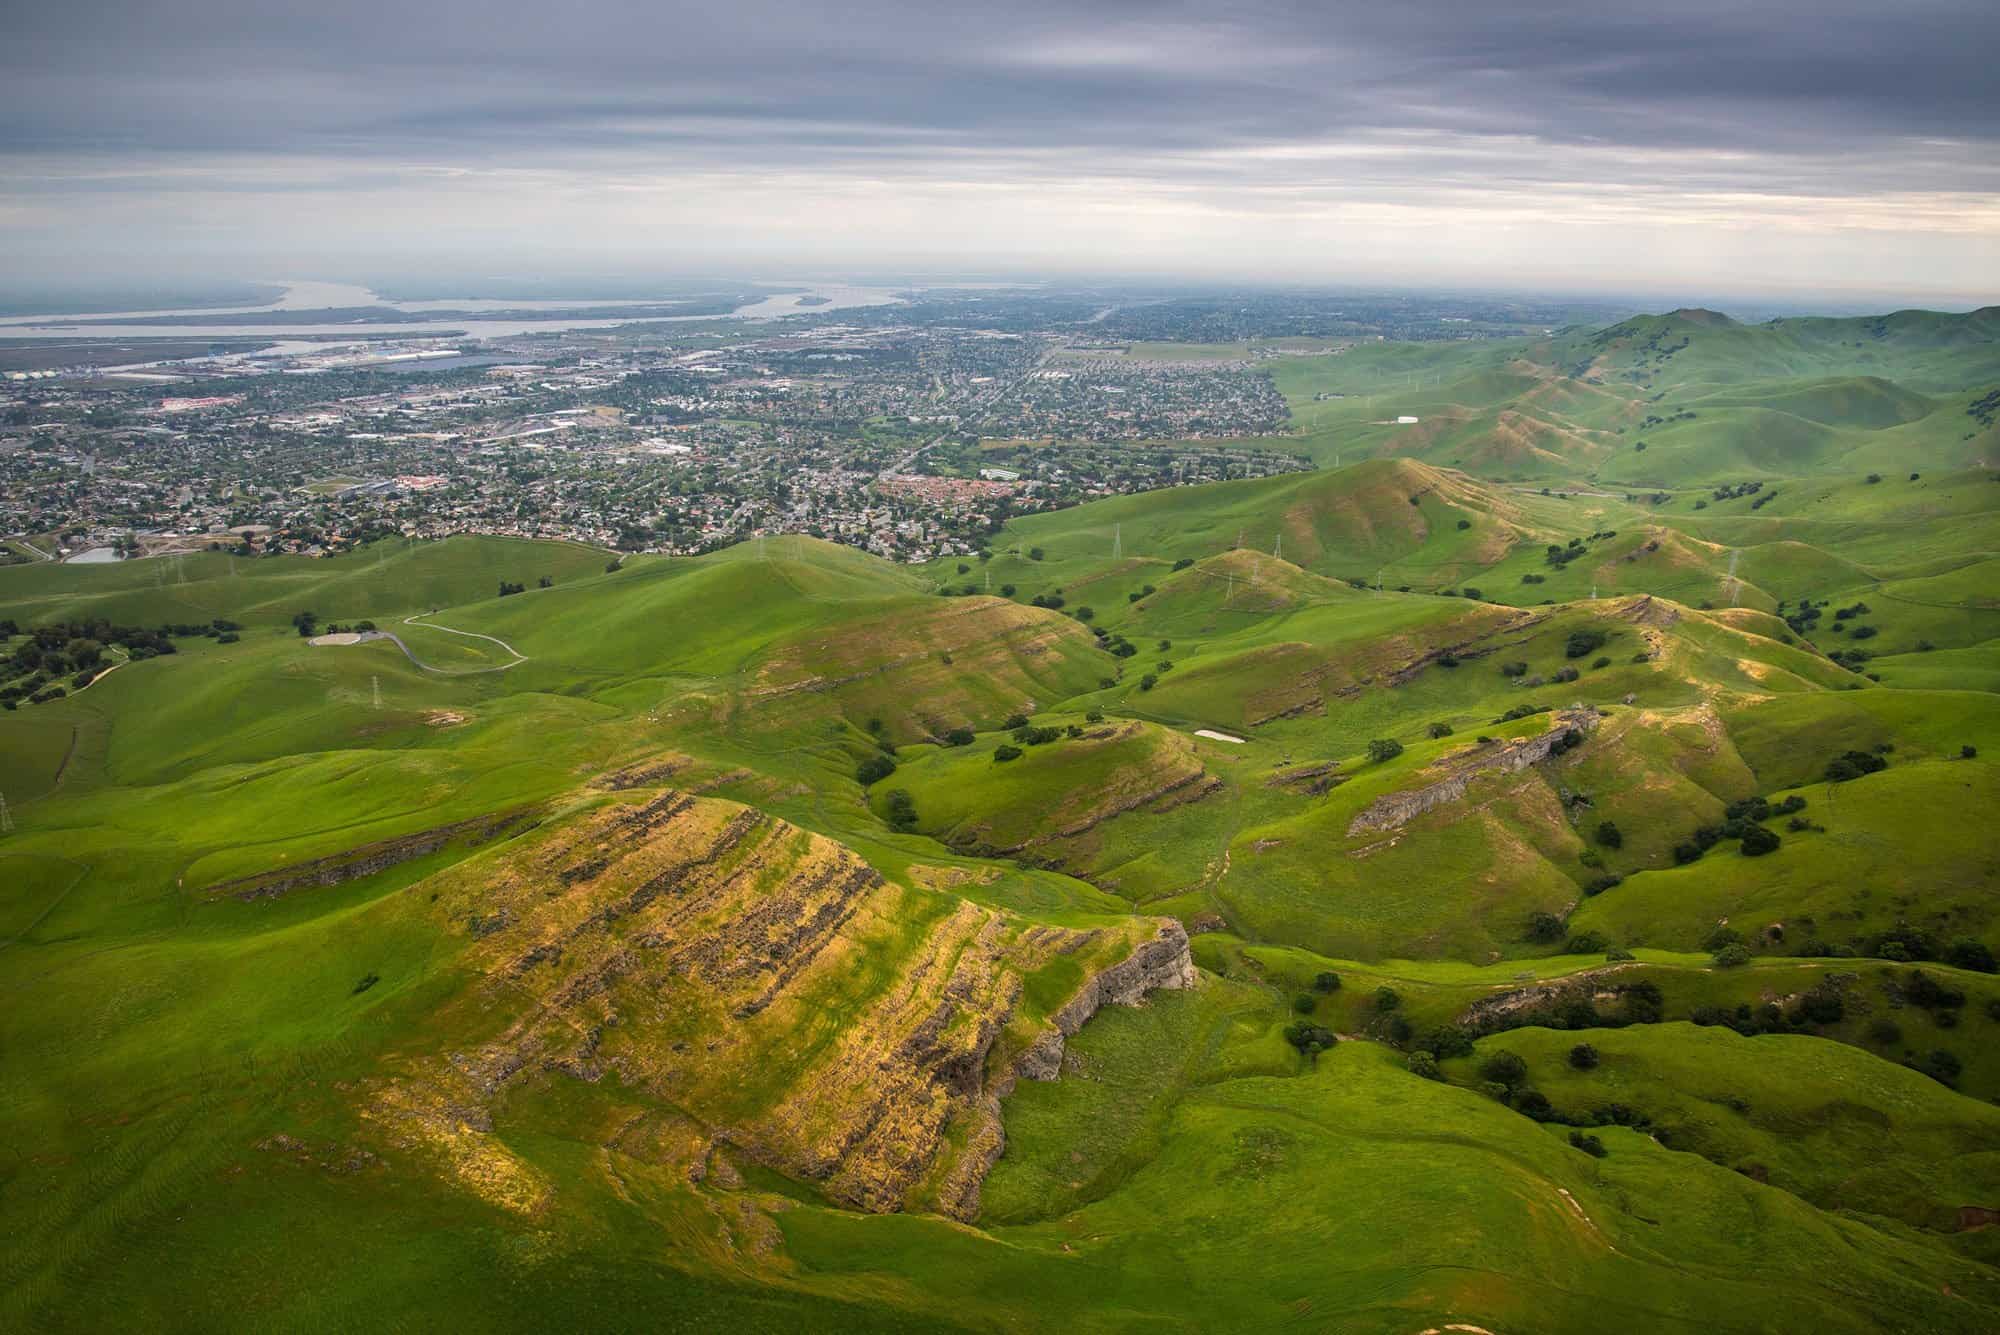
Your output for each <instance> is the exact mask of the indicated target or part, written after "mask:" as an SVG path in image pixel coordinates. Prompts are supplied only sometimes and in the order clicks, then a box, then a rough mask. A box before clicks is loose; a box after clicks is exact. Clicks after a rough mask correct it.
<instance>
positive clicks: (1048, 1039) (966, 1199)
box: [941, 918, 1198, 1222]
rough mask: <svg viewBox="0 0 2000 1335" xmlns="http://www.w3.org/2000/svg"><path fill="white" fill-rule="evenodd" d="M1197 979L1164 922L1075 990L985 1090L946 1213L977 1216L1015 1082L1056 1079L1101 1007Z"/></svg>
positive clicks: (1000, 1147)
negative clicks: (1069, 1048)
mask: <svg viewBox="0 0 2000 1335" xmlns="http://www.w3.org/2000/svg"><path fill="white" fill-rule="evenodd" d="M1197 977H1198V975H1197V974H1196V971H1195V967H1194V956H1193V955H1192V954H1191V953H1189V950H1188V936H1187V929H1186V928H1184V927H1182V926H1181V925H1180V923H1179V922H1178V921H1176V920H1175V919H1172V918H1168V919H1166V920H1164V921H1163V922H1162V923H1161V924H1160V927H1159V930H1158V931H1157V932H1156V933H1155V934H1154V936H1153V939H1152V940H1150V941H1147V942H1145V943H1144V944H1142V945H1141V946H1139V947H1138V948H1137V949H1136V950H1134V951H1133V952H1132V953H1131V954H1130V955H1128V956H1126V957H1125V959H1123V960H1122V961H1120V962H1119V963H1117V964H1114V965H1112V966H1111V967H1110V968H1108V969H1106V970H1104V971H1103V972H1101V973H1099V974H1096V975H1094V976H1093V977H1092V978H1091V979H1090V980H1089V981H1088V982H1086V983H1085V984H1084V985H1083V986H1082V987H1081V988H1079V989H1078V990H1077V994H1076V995H1075V996H1073V997H1071V998H1070V999H1069V1000H1068V1001H1067V1002H1066V1003H1064V1005H1063V1008H1062V1009H1061V1010H1059V1011H1057V1012H1056V1014H1055V1016H1054V1017H1053V1020H1054V1023H1053V1027H1052V1028H1050V1029H1047V1030H1045V1031H1043V1033H1042V1035H1041V1037H1039V1038H1037V1039H1036V1040H1035V1041H1034V1042H1033V1043H1032V1044H1030V1045H1029V1046H1028V1048H1027V1050H1026V1051H1024V1052H1022V1053H1021V1055H1020V1056H1019V1057H1017V1058H1015V1059H1014V1064H1013V1066H1012V1068H1011V1069H1009V1070H1008V1072H1007V1073H1006V1074H1005V1075H1003V1076H1001V1077H1000V1078H999V1079H998V1080H996V1081H994V1082H993V1084H992V1085H991V1086H990V1087H989V1088H988V1089H987V1090H986V1091H985V1093H984V1096H983V1098H982V1099H981V1107H980V1114H979V1117H978V1120H977V1121H976V1123H975V1125H974V1130H973V1134H972V1137H971V1140H970V1143H969V1144H968V1146H967V1149H966V1153H965V1154H964V1156H963V1157H962V1158H961V1159H960V1160H959V1162H958V1165H957V1167H956V1171H954V1173H953V1174H952V1176H951V1178H950V1180H949V1181H948V1182H947V1184H946V1189H945V1191H944V1193H943V1194H942V1199H941V1204H942V1205H943V1207H944V1210H945V1212H946V1213H947V1214H950V1215H952V1216H954V1217H956V1218H959V1219H963V1220H966V1221H967V1222H970V1221H972V1220H974V1219H977V1218H978V1217H979V1204H980V1188H981V1186H983V1185H984V1183H985V1181H986V1174H987V1173H988V1172H989V1171H991V1169H992V1167H993V1165H994V1164H995V1163H996V1162H998V1160H999V1158H1000V1156H1001V1155H1002V1154H1003V1153H1005V1152H1006V1149H1007V1133H1006V1129H1005V1125H1004V1123H1003V1122H1002V1119H1001V1100H1002V1099H1004V1098H1006V1097H1007V1096H1008V1095H1009V1094H1011V1093H1013V1092H1014V1082H1015V1081H1016V1080H1018V1079H1027V1080H1054V1079H1055V1078H1056V1077H1057V1076H1059V1075H1061V1074H1062V1060H1063V1050H1064V1048H1065V1046H1066V1045H1067V1044H1068V1041H1069V1039H1070V1037H1071V1035H1073V1034H1075V1033H1076V1032H1077V1031H1078V1030H1079V1029H1081V1028H1083V1026H1084V1025H1085V1024H1087V1023H1089V1021H1090V1017H1091V1016H1093V1015H1095V1014H1097V1012H1098V1011H1099V1010H1101V1009H1102V1008H1104V1007H1105V1006H1136V1005H1138V1004H1139V1003H1140V1002H1141V1001H1142V1000H1144V999H1145V997H1146V995H1147V994H1148V993H1149V992H1154V991H1157V990H1159V989H1162V988H1168V989H1179V988H1185V987H1193V986H1194V985H1195V982H1196V980H1197Z"/></svg>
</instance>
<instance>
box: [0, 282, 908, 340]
mask: <svg viewBox="0 0 2000 1335" xmlns="http://www.w3.org/2000/svg"><path fill="white" fill-rule="evenodd" d="M760 285H761V286H773V287H778V286H783V287H792V288H796V289H799V290H797V291H791V292H777V293H773V294H772V295H770V296H768V297H764V298H761V299H760V300H757V301H753V302H750V303H748V304H747V305H743V306H739V307H737V308H736V309H735V310H733V311H731V312H730V313H729V314H728V315H726V316H718V315H665V316H635V317H632V318H630V319H628V318H618V317H613V318H609V319H563V318H561V317H559V316H558V317H554V318H550V319H546V320H537V319H526V320H523V319H506V320H480V319H472V320H466V319H454V318H452V317H450V316H442V317H441V318H439V319H437V320H435V321H430V320H413V321H409V322H398V323H395V324H370V323H367V322H365V321H352V322H345V323H335V324H284V325H272V324H257V323H246V324H240V325H235V324H210V323H199V324H185V325H180V324H104V323H99V321H107V320H109V321H115V320H119V319H127V320H138V319H145V320H157V319H160V318H161V317H168V316H176V315H185V316H190V317H193V316H200V317H202V318H203V320H204V321H207V320H212V319H213V318H214V317H216V316H218V315H256V314H266V313H271V312H276V311H315V310H337V309H343V308H345V309H353V308H355V307H362V306H387V307H390V308H392V309H395V310H399V311H407V312H411V313H414V314H421V313H423V312H425V311H460V312H463V311H482V310H484V311H501V310H504V311H541V310H546V311H561V310H580V309H594V310H603V309H604V308H606V307H616V306H630V307H641V308H643V307H657V306H662V305H666V304H668V303H667V302H664V301H661V300H657V299H655V300H643V299H635V300H628V301H587V300H586V301H545V300H544V301H506V300H495V299H489V298H466V299H464V300H443V301H389V300H387V299H385V298H383V297H381V296H380V295H378V294H377V293H375V292H373V291H371V290H370V289H368V288H365V287H357V286H355V285H353V284H350V283H325V282H317V281H310V280H300V281H294V282H288V283H286V284H285V294H284V296H282V297H280V298H279V299H278V300H277V301H276V302H274V303H272V304H271V305H268V306H242V307H223V308H221V309H208V310H168V311H113V312H110V313H108V314H103V313H98V314H90V315H81V314H79V315H31V316H10V317H7V318H5V319H0V338H46V337H51V336H59V337H62V338H68V339H77V338H113V339H133V338H199V339H223V338H268V339H270V340H272V341H273V342H275V343H283V342H284V341H285V340H287V339H292V340H298V339H303V338H305V337H306V336H308V335H335V336H343V337H348V338H360V337H363V336H366V335H384V336H388V337H393V338H436V337H440V336H443V335H447V334H458V335H462V336H463V337H466V338H509V337H512V336H515V335H518V334H540V333H553V332H557V331H560V330H564V329H611V328H615V327H617V326H618V325H622V324H630V323H632V322H633V319H642V320H644V321H645V322H646V323H648V324H652V323H664V322H679V321H692V320H718V319H733V320H773V319H779V318H782V317H783V316H787V315H821V314H824V313H826V312H828V311H837V310H848V309H853V308H857V307H862V306H887V305H891V304H893V303H895V302H899V301H901V300H902V298H901V297H899V296H897V295H896V293H895V292H894V291H892V290H891V289H889V288H884V287H857V286H853V285H850V284H845V283H825V282H783V283H780V282H771V283H768V284H760ZM809 297H818V298H823V300H822V301H820V302H819V303H818V304H815V305H811V306H806V305H801V304H800V303H801V302H802V301H803V300H805V299H806V298H809ZM84 321H88V322H89V323H82V322H84ZM319 346H320V345H317V344H311V343H301V344H300V346H299V350H301V351H304V350H312V349H314V348H317V347H319Z"/></svg>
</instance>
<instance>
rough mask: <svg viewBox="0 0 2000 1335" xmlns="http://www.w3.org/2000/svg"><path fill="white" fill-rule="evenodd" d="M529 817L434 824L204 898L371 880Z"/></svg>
mask: <svg viewBox="0 0 2000 1335" xmlns="http://www.w3.org/2000/svg"><path fill="white" fill-rule="evenodd" d="M532 815H533V813H532V812H530V811H526V810H522V811H509V812H502V813H501V814H499V815H497V816H476V817H474V818H473V819H471V820H462V821H457V822H454V823H453V824H450V825H438V826H434V827H433V828H431V829H428V830H419V831H418V832H417V833H415V834H406V835H402V836H400V837H398V838H395V839H382V840H378V841H376V842H375V843H372V844H363V845H361V846H360V847H359V848H350V849H347V850H346V851H345V852H341V853H332V854H329V855H327V856H326V857H323V858H314V859H313V860H312V861H311V862H301V863H300V864H299V865H298V866H296V867H284V868H279V869H277V870H274V871H267V872H259V873H258V874H257V875H255V876H244V877H240V878H238V879H237V880H234V881H222V882H219V883H217V884H215V885H212V886H210V887H209V888H208V894H209V895H210V897H211V898H216V899H220V898H222V897H223V896H225V895H226V896H229V897H231V898H235V899H242V900H256V899H276V898H278V897H279V896H280V895H288V894H290V893H291V892H292V891H294V890H300V889H305V888H307V887H309V886H333V885H340V884H342V883H343V882H346V881H355V880H359V879H360V878H362V877H363V876H373V875H374V874H375V873H376V872H378V871H387V870H388V869H389V868H391V867H394V866H396V865H397V864H398V863H403V862H409V861H411V860H412V859H414V858H420V857H425V856H427V855H429V854H431V853H435V852H437V851H438V850H439V849H440V848H443V847H444V846H445V845H446V844H449V843H453V842H455V841H459V840H463V841H464V843H465V845H466V847H468V848H477V847H479V846H480V845H482V844H487V843H491V842H492V841H493V840H495V839H498V838H500V837H501V836H502V835H505V834H508V833H510V832H513V831H515V830H516V829H517V828H518V827H520V826H523V825H524V824H526V823H528V822H529V821H530V818H531V816H532Z"/></svg>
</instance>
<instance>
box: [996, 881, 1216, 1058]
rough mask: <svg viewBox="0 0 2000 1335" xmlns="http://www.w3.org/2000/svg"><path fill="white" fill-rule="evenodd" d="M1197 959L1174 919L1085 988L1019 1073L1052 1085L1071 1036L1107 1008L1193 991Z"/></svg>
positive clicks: (1031, 1051) (1030, 1053) (1066, 1006)
mask: <svg viewBox="0 0 2000 1335" xmlns="http://www.w3.org/2000/svg"><path fill="white" fill-rule="evenodd" d="M1194 984H1195V967H1194V956H1193V955H1191V954H1190V953H1189V952H1188V937H1187V929H1186V928H1184V927H1182V926H1181V925H1180V923H1178V922H1176V921H1174V920H1173V919H1171V918H1169V919H1168V920H1167V921H1166V922H1165V923H1163V924H1161V926H1160V930H1159V932H1158V934H1157V935H1155V936H1154V937H1153V939H1152V940H1151V941H1148V942H1147V943H1146V944H1144V945H1142V946H1140V947H1139V948H1138V949H1137V950H1135V951H1133V952H1132V953H1131V955H1129V956H1127V957H1126V959H1125V961H1124V962H1123V963H1122V964H1116V965H1113V966H1112V967H1111V968H1109V969H1106V970H1105V971H1104V972H1103V973H1100V974H1098V975H1097V976H1096V977H1095V978H1092V979H1091V980H1090V981H1089V982H1087V983H1085V984H1084V985H1083V988H1082V990H1081V991H1079V992H1078V993H1077V994H1076V995H1075V996H1073V997H1071V998H1070V999H1069V1001H1068V1002H1067V1003H1065V1004H1064V1006H1063V1008H1062V1009H1061V1010H1059V1011H1057V1012H1056V1015H1055V1028H1054V1029H1051V1030H1049V1031H1048V1032H1047V1033H1045V1034H1043V1035H1042V1036H1041V1037H1040V1038H1038V1039H1036V1040H1035V1043H1034V1045H1033V1046H1032V1047H1030V1048H1029V1049H1028V1050H1027V1051H1026V1052H1024V1053H1022V1054H1021V1056H1020V1058H1019V1059H1018V1060H1016V1061H1015V1063H1014V1074H1015V1075H1017V1076H1022V1077H1025V1078H1026V1079H1029V1080H1053V1079H1055V1078H1056V1076H1057V1075H1059V1074H1060V1073H1061V1071H1062V1059H1063V1047H1064V1044H1065V1042H1066V1041H1067V1040H1068V1039H1069V1038H1070V1036H1071V1035H1073V1034H1075V1033H1076V1031H1077V1030H1079V1029H1081V1028H1083V1026H1084V1025H1085V1024H1087V1023H1089V1021H1090V1017H1091V1016H1093V1015H1095V1014H1097V1012H1098V1011H1099V1010H1100V1009H1101V1008H1103V1007H1105V1006H1136V1005H1138V1004H1139V1002H1140V1001H1142V1000H1143V999H1144V998H1145V996H1146V994H1147V993H1148V992H1152V991H1155V990H1157V989H1160V988H1174V989H1177V988H1183V987H1193V986H1194Z"/></svg>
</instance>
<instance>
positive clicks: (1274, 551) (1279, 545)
mask: <svg viewBox="0 0 2000 1335" xmlns="http://www.w3.org/2000/svg"><path fill="white" fill-rule="evenodd" d="M1271 558H1272V559H1273V560H1276V561H1282V560H1284V559H1285V535H1284V534H1282V533H1280V534H1279V535H1278V540H1277V541H1276V542H1274V543H1272V544H1271Z"/></svg>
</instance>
